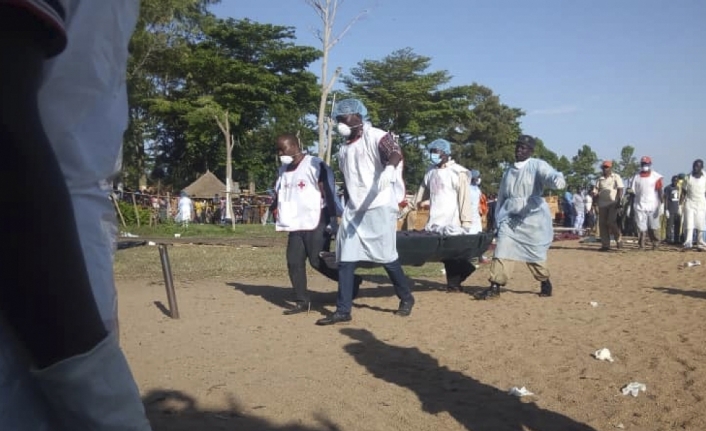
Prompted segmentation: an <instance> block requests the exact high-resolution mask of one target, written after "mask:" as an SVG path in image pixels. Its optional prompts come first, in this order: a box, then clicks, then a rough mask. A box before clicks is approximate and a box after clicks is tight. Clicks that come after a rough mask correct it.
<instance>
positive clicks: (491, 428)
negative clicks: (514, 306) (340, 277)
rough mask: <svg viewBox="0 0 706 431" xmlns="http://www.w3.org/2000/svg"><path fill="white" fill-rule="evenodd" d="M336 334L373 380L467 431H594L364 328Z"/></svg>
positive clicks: (415, 349)
mask: <svg viewBox="0 0 706 431" xmlns="http://www.w3.org/2000/svg"><path fill="white" fill-rule="evenodd" d="M340 332H341V334H343V335H346V336H348V337H350V338H351V339H352V340H353V342H352V343H350V344H347V345H346V346H345V347H344V349H345V351H346V352H348V353H349V354H350V355H351V356H352V357H353V358H354V359H355V361H356V362H358V364H360V365H361V366H363V367H365V368H366V369H367V370H368V372H370V374H371V375H372V376H374V377H376V378H378V379H382V380H384V381H386V382H389V383H392V384H395V385H398V386H400V387H403V388H406V389H408V390H410V391H413V392H414V393H415V394H416V395H417V397H418V398H419V401H420V402H421V405H422V409H423V410H424V411H425V412H427V413H429V414H433V415H436V414H438V413H441V412H447V413H448V414H449V415H451V416H452V417H453V418H454V419H455V420H456V421H458V423H459V424H461V425H463V426H464V427H465V428H466V429H468V430H472V431H525V430H528V429H531V430H537V431H539V430H541V431H596V430H595V429H594V428H592V427H590V426H588V425H586V424H584V423H580V422H577V421H575V420H573V419H571V418H569V417H566V416H564V415H562V414H559V413H556V412H553V411H550V410H546V409H542V408H540V407H538V406H537V405H536V404H535V403H534V402H531V401H530V402H525V401H524V399H520V398H518V397H516V396H513V395H509V394H508V393H507V392H506V391H504V390H499V389H497V388H495V387H492V386H489V385H486V384H483V383H481V382H479V381H478V380H475V379H473V378H471V377H469V376H467V375H465V374H463V373H460V372H458V371H453V370H450V369H449V368H447V367H441V366H439V361H438V360H437V359H435V358H434V357H433V356H431V355H429V354H427V353H424V352H422V351H420V350H419V349H418V348H416V347H398V346H394V345H392V344H388V343H385V342H383V341H381V340H378V339H377V338H376V337H375V336H374V335H373V334H372V333H371V332H370V331H368V330H365V329H354V328H344V329H341V331H340ZM488 360H492V358H488Z"/></svg>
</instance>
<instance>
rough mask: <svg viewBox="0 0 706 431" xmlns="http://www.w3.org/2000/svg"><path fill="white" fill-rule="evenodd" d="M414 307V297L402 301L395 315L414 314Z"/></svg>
mask: <svg viewBox="0 0 706 431" xmlns="http://www.w3.org/2000/svg"><path fill="white" fill-rule="evenodd" d="M412 307H414V299H413V300H411V301H400V306H399V307H398V308H397V311H395V315H397V316H400V317H407V316H409V315H410V314H412Z"/></svg>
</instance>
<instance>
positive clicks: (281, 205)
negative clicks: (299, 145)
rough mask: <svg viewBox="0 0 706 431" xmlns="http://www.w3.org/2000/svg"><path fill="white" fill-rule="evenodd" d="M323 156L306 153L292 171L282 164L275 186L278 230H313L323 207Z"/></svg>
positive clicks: (319, 218)
mask: <svg viewBox="0 0 706 431" xmlns="http://www.w3.org/2000/svg"><path fill="white" fill-rule="evenodd" d="M320 175H321V159H319V158H318V157H313V156H309V155H306V156H304V158H303V159H302V160H301V161H300V162H299V165H298V166H297V167H296V168H295V169H294V170H293V171H287V166H282V167H281V168H280V171H279V178H278V179H277V184H276V185H275V192H276V193H277V222H276V225H275V229H276V230H278V231H285V232H292V231H300V230H314V228H316V226H318V225H319V222H320V221H321V208H322V207H323V206H324V201H323V197H322V195H321V190H320V189H319V177H320Z"/></svg>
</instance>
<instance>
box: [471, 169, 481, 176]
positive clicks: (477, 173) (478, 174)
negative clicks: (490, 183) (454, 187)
mask: <svg viewBox="0 0 706 431" xmlns="http://www.w3.org/2000/svg"><path fill="white" fill-rule="evenodd" d="M471 178H480V171H478V170H476V169H473V170H472V171H471Z"/></svg>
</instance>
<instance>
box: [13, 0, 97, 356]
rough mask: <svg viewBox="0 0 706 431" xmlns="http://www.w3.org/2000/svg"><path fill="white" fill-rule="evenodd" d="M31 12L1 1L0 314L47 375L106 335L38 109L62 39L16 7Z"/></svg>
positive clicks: (64, 192)
mask: <svg viewBox="0 0 706 431" xmlns="http://www.w3.org/2000/svg"><path fill="white" fill-rule="evenodd" d="M31 4H33V2H24V3H23V2H18V1H9V2H8V1H3V0H0V64H1V65H2V66H1V67H0V145H2V149H3V157H2V158H1V159H0V164H2V168H1V169H0V172H2V174H3V175H4V176H5V178H4V182H5V184H13V187H9V188H8V190H7V191H6V193H5V194H4V195H3V199H6V201H5V204H6V205H4V207H5V210H4V211H3V215H2V222H0V226H2V227H0V229H2V231H1V232H2V235H3V238H4V239H5V240H6V241H5V249H6V250H7V251H8V253H5V256H6V257H5V258H4V259H5V261H4V262H3V270H2V280H0V313H2V315H3V317H4V319H5V320H6V321H7V323H8V324H9V325H10V326H11V327H12V328H13V329H14V331H15V333H16V334H17V338H18V339H19V340H20V341H21V342H22V343H23V345H24V347H25V348H26V349H27V351H28V353H29V354H30V355H31V357H32V359H33V360H34V362H35V364H36V366H38V367H46V366H49V365H51V364H54V363H56V362H58V361H61V360H62V359H66V358H69V357H72V356H74V355H77V354H80V353H84V352H87V351H89V350H91V349H92V348H93V347H94V346H96V345H97V344H98V343H99V342H100V341H101V340H102V339H104V338H105V337H106V336H107V331H106V329H105V328H104V326H103V323H102V321H101V318H100V315H99V313H98V309H97V307H96V304H95V301H94V299H93V293H92V291H91V286H90V284H89V280H88V274H87V271H86V268H85V263H84V260H83V255H82V252H81V247H80V244H79V239H78V232H77V228H76V224H75V220H74V214H73V208H72V205H71V198H70V196H69V192H68V189H67V187H66V184H65V181H64V177H63V174H62V172H61V169H60V167H59V163H58V161H57V159H56V157H55V155H54V152H53V150H52V147H51V144H50V142H49V139H48V138H47V136H46V135H45V133H44V129H43V126H42V122H41V119H40V115H39V109H38V106H37V93H38V90H39V87H40V84H41V76H42V72H43V66H44V61H45V59H46V58H47V57H48V56H51V55H52V54H54V53H56V50H57V48H56V46H57V45H56V44H57V40H59V45H61V40H62V38H65V36H63V34H59V33H57V32H55V33H52V32H51V29H50V24H49V21H45V20H44V18H42V17H41V16H40V15H39V14H37V15H33V14H32V12H31V10H30V9H28V8H24V7H22V6H27V5H31ZM17 6H20V7H17ZM52 38H54V39H57V40H53V39H52ZM45 42H46V43H45ZM64 43H65V42H64ZM39 196H41V197H42V203H41V205H37V197H39ZM27 208H32V217H27V215H26V213H25V211H26V209H27Z"/></svg>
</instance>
